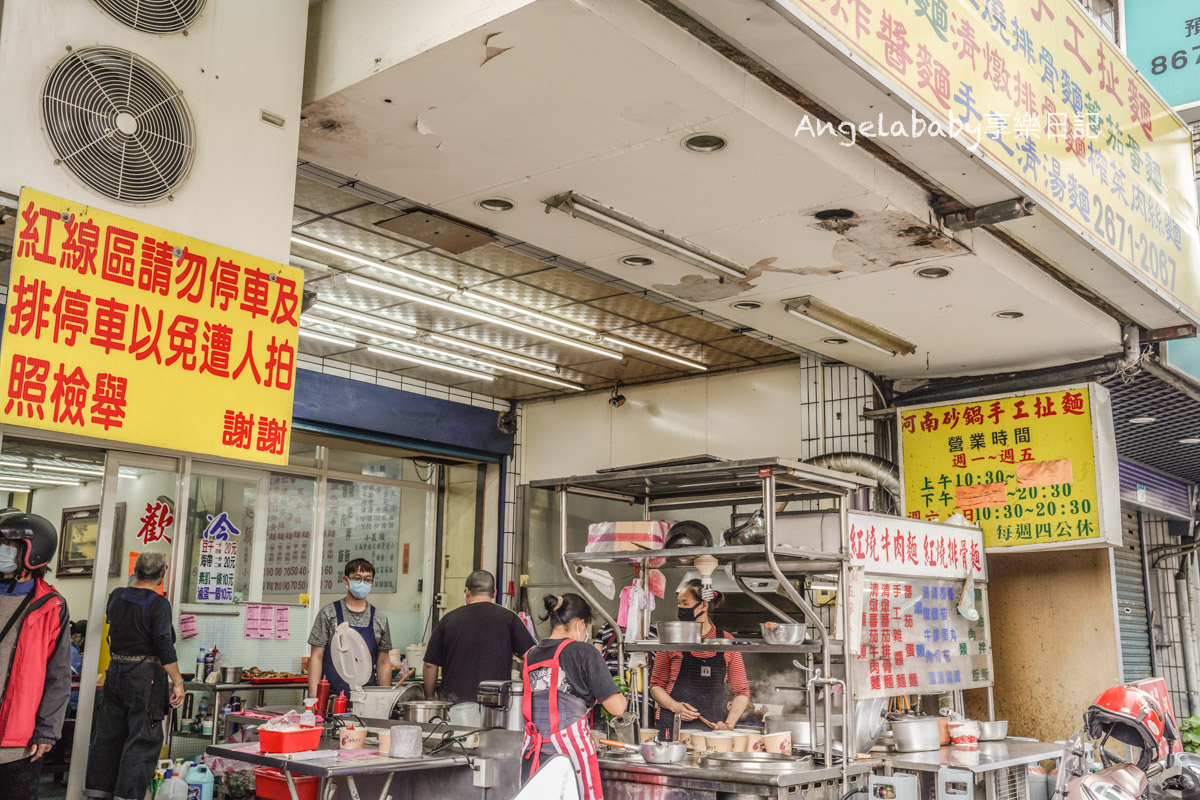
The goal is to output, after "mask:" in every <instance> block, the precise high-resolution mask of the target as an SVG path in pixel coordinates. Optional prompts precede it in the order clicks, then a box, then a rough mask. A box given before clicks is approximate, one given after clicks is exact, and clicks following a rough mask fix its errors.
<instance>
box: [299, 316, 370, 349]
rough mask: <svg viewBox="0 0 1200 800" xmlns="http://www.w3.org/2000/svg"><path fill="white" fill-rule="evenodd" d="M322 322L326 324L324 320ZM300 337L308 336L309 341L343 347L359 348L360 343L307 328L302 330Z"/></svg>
mask: <svg viewBox="0 0 1200 800" xmlns="http://www.w3.org/2000/svg"><path fill="white" fill-rule="evenodd" d="M321 321H322V322H324V320H321ZM300 335H301V336H306V337H308V338H309V339H316V340H317V341H320V342H328V343H329V344H338V345H341V346H342V347H358V342H356V341H354V340H353V339H345V338H342V337H341V336H330V335H329V334H327V333H317V332H316V331H314V330H310V329H309V328H307V327H302V328H300Z"/></svg>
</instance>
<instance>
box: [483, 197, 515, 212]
mask: <svg viewBox="0 0 1200 800" xmlns="http://www.w3.org/2000/svg"><path fill="white" fill-rule="evenodd" d="M475 205H477V206H479V207H480V208H482V209H483V210H484V211H512V210H513V208H514V207H515V206H516V203H514V202H513V201H512V200H509V199H507V198H504V197H485V198H484V199H482V200H480V201H479V202H478V203H476V204H475Z"/></svg>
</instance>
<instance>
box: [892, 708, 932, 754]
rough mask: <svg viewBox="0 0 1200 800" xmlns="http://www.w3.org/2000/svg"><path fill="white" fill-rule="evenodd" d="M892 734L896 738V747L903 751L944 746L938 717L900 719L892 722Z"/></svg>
mask: <svg viewBox="0 0 1200 800" xmlns="http://www.w3.org/2000/svg"><path fill="white" fill-rule="evenodd" d="M892 736H893V737H894V738H895V740H896V749H897V750H898V751H900V752H901V753H919V752H922V751H925V750H937V749H938V748H940V747H941V746H942V735H941V732H940V731H939V729H938V720H937V717H908V718H905V719H898V720H896V721H894V722H893V723H892Z"/></svg>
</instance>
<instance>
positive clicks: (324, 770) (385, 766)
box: [204, 741, 467, 778]
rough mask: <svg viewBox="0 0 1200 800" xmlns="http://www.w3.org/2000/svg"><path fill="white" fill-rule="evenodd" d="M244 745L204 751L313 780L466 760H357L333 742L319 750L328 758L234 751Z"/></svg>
mask: <svg viewBox="0 0 1200 800" xmlns="http://www.w3.org/2000/svg"><path fill="white" fill-rule="evenodd" d="M246 746H247V745H244V744H215V745H211V746H209V747H207V748H205V751H204V752H205V753H206V754H208V755H210V756H219V757H221V758H232V759H235V760H237V761H245V762H246V763H248V764H256V765H258V766H260V767H274V768H275V769H278V770H283V771H285V772H293V773H295V774H296V775H312V776H313V777H316V778H345V777H350V776H358V775H382V774H385V773H388V772H413V771H416V770H426V769H443V768H445V767H465V766H466V764H467V759H466V758H465V757H463V756H461V755H453V756H440V755H439V756H428V755H425V756H422V757H421V758H411V759H408V758H387V757H384V756H362V757H360V758H342V757H341V756H339V755H338V746H337V744H336V743H334V742H330V741H322V742H321V747H320V748H319V749H320V750H322V751H324V752H327V753H329V757H328V758H314V759H303V760H301V759H293V758H290V757H289V756H287V755H279V754H274V753H242V752H238V748H240V747H246Z"/></svg>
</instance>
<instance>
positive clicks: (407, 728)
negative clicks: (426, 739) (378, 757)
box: [388, 725, 421, 758]
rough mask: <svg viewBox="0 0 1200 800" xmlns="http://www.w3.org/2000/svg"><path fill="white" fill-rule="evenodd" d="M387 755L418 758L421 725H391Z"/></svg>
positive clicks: (419, 753)
mask: <svg viewBox="0 0 1200 800" xmlns="http://www.w3.org/2000/svg"><path fill="white" fill-rule="evenodd" d="M388 755H389V756H391V757H392V758H419V757H420V755H421V726H420V725H393V726H392V741H391V746H390V747H389V748H388Z"/></svg>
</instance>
